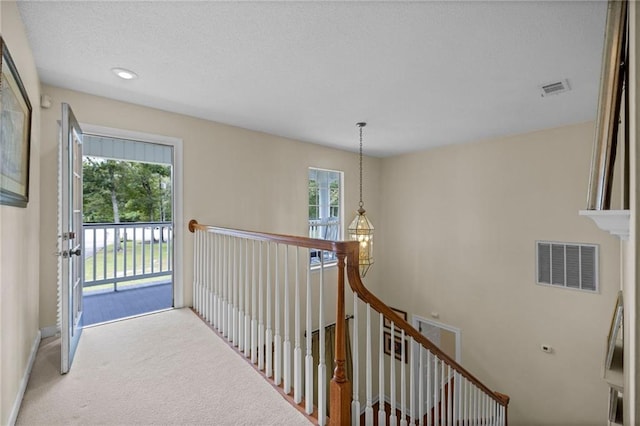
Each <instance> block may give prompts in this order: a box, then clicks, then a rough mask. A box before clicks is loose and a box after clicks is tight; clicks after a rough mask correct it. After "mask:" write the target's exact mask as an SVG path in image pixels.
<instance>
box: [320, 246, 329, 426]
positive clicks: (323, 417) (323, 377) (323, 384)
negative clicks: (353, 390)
mask: <svg viewBox="0 0 640 426" xmlns="http://www.w3.org/2000/svg"><path fill="white" fill-rule="evenodd" d="M318 299H319V300H318V324H319V327H320V331H319V336H318V338H319V345H318V346H319V348H320V356H319V358H320V360H319V361H320V362H319V364H318V424H319V425H320V426H324V424H325V423H326V421H327V405H326V388H327V366H326V364H325V346H324V338H325V337H324V336H325V330H324V327H325V322H324V253H320V291H319V296H318Z"/></svg>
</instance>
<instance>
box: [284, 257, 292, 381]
mask: <svg viewBox="0 0 640 426" xmlns="http://www.w3.org/2000/svg"><path fill="white" fill-rule="evenodd" d="M290 319H291V316H290V315H289V246H285V256H284V349H283V352H284V353H283V355H284V368H283V379H284V393H286V394H289V393H290V392H291V340H290V339H289V320H290Z"/></svg>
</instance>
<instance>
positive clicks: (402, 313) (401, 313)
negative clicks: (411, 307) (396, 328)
mask: <svg viewBox="0 0 640 426" xmlns="http://www.w3.org/2000/svg"><path fill="white" fill-rule="evenodd" d="M391 310H392V311H393V312H395V313H396V314H398V316H399V317H400V318H402V319H403V320H405V321H406V320H407V313H406V312H405V311H401V310H400V309H396V308H391ZM384 328H389V329H390V328H391V321H390V320H389V319H388V318H387V317H385V318H384Z"/></svg>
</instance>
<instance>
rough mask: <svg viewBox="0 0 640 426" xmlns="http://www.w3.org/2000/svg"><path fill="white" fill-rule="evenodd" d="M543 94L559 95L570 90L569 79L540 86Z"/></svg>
mask: <svg viewBox="0 0 640 426" xmlns="http://www.w3.org/2000/svg"><path fill="white" fill-rule="evenodd" d="M540 90H541V91H542V96H543V97H544V96H549V95H557V94H559V93H564V92H568V91H569V90H571V87H570V86H569V80H562V81H555V82H553V83H547V84H544V85H542V86H540Z"/></svg>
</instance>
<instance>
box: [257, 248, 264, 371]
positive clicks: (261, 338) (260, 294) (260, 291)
mask: <svg viewBox="0 0 640 426" xmlns="http://www.w3.org/2000/svg"><path fill="white" fill-rule="evenodd" d="M263 248H264V247H263V244H262V241H260V243H259V244H258V249H259V251H260V256H259V257H258V261H259V265H260V266H259V272H258V368H259V369H260V370H264V311H263V306H264V291H263V284H264V278H263V277H264V262H263V261H262V252H263Z"/></svg>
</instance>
